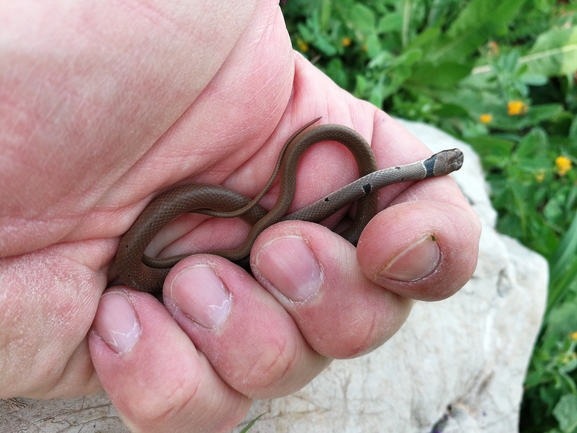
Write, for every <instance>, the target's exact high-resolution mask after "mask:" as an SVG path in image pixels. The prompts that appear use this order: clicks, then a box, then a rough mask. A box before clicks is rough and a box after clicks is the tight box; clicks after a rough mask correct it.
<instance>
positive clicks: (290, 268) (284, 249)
mask: <svg viewBox="0 0 577 433" xmlns="http://www.w3.org/2000/svg"><path fill="white" fill-rule="evenodd" d="M255 264H256V266H257V268H258V270H259V272H260V273H261V275H262V276H263V277H264V278H266V280H268V281H269V282H270V283H271V284H272V285H273V286H274V287H275V288H276V289H277V290H278V291H279V292H280V293H282V294H283V295H284V296H286V297H287V298H288V299H290V300H292V301H294V302H302V301H306V300H307V299H309V298H310V297H312V296H313V295H315V294H316V293H317V292H318V290H319V288H320V287H321V284H322V282H323V273H322V271H321V268H320V266H319V263H318V261H317V259H316V257H315V256H314V254H313V252H312V251H311V249H310V248H309V246H308V245H307V244H306V242H305V241H304V240H303V239H302V238H301V237H299V236H286V237H281V238H277V239H275V240H273V241H271V242H269V243H268V244H266V245H264V246H263V247H262V248H261V249H260V251H259V252H258V253H257V257H256V261H255Z"/></svg>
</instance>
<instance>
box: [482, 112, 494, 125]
mask: <svg viewBox="0 0 577 433" xmlns="http://www.w3.org/2000/svg"><path fill="white" fill-rule="evenodd" d="M479 120H480V121H481V123H485V124H487V123H491V122H492V121H493V116H492V115H491V114H489V113H483V114H481V115H480V116H479Z"/></svg>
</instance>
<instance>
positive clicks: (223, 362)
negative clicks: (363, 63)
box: [0, 1, 479, 432]
mask: <svg viewBox="0 0 577 433" xmlns="http://www.w3.org/2000/svg"><path fill="white" fill-rule="evenodd" d="M19 4H20V5H21V4H22V3H19ZM17 8H19V6H18V5H2V6H0V9H4V10H0V17H15V16H18V17H19V23H20V25H19V23H18V22H16V21H15V20H14V21H10V22H7V23H6V22H1V21H0V29H2V30H0V32H1V33H0V40H2V39H4V40H6V39H5V38H6V35H8V37H9V39H8V40H10V41H12V44H3V45H2V47H3V48H1V49H3V50H7V52H6V53H4V54H6V55H3V58H5V59H7V60H9V61H7V62H5V63H3V65H9V67H4V68H2V69H0V83H1V84H0V89H2V90H0V101H2V102H3V103H2V105H0V106H2V107H4V108H3V113H2V116H0V119H1V120H0V122H2V123H3V125H2V128H1V129H0V131H2V132H0V134H2V139H1V141H0V143H1V146H2V154H3V156H4V158H3V160H2V161H1V162H0V164H2V167H1V169H0V173H1V174H0V179H1V185H2V187H1V188H0V194H2V203H3V209H2V213H1V215H2V216H1V220H0V233H1V239H2V249H1V251H2V257H3V259H2V261H1V262H0V278H1V279H2V281H3V283H4V284H3V287H4V289H3V290H2V292H0V293H1V294H2V296H1V297H0V299H1V304H0V305H1V307H0V308H2V318H3V326H2V328H1V329H2V331H0V332H1V334H0V336H1V338H2V345H1V352H0V362H1V363H2V365H3V369H2V371H3V375H2V378H1V379H0V389H2V395H1V397H10V396H17V395H22V396H27V397H33V398H55V397H70V396H74V395H83V394H88V393H92V392H97V391H99V390H100V386H102V387H104V389H105V390H106V391H107V393H108V395H109V396H110V398H111V400H112V401H113V403H114V404H115V406H116V407H117V409H118V410H119V412H120V413H121V415H122V417H123V419H124V421H125V422H126V423H127V425H129V426H130V428H131V429H132V430H134V431H159V430H164V431H175V432H178V431H187V432H188V431H190V429H191V428H195V429H196V431H211V432H212V431H214V432H216V431H227V430H230V429H231V428H232V427H233V426H234V425H236V424H237V423H238V422H239V421H240V420H241V419H242V417H243V416H244V415H245V413H246V411H247V410H248V407H249V405H250V398H272V397H277V396H280V395H285V394H288V393H290V392H293V391H295V390H297V389H299V388H300V387H302V386H304V385H305V384H306V383H308V382H309V381H310V380H311V379H312V378H313V377H315V376H316V375H317V374H318V373H319V372H320V371H321V370H322V369H323V368H324V367H325V366H326V365H327V364H328V363H329V362H330V359H331V358H334V357H339V358H346V357H352V356H358V355H361V354H363V353H366V352H368V351H370V350H372V349H374V348H375V347H377V346H378V345H380V344H382V342H384V341H385V340H386V339H387V338H389V337H390V336H391V335H393V334H394V332H396V330H398V328H399V327H400V326H401V324H402V323H403V321H404V320H405V318H406V316H407V314H408V312H409V309H410V305H411V301H410V300H409V299H411V298H412V299H424V300H436V299H442V298H444V297H447V296H450V295H451V294H453V293H454V292H455V291H456V290H458V289H459V288H460V287H461V286H462V285H463V284H464V283H465V282H466V281H467V280H468V279H469V278H470V276H471V274H472V272H473V269H474V266H475V264H476V253H477V243H478V237H479V225H478V222H477V219H476V217H475V216H474V214H473V212H472V210H471V209H470V208H469V206H468V205H467V204H466V202H465V200H464V199H463V197H462V196H461V194H460V192H459V191H458V189H457V187H456V186H455V184H454V182H453V181H452V180H451V179H450V178H438V179H431V180H427V181H423V182H419V183H416V184H413V185H404V184H400V185H394V186H392V187H390V188H387V189H385V190H383V191H381V192H380V193H379V197H380V201H379V209H384V210H383V211H382V212H381V213H379V215H377V216H376V217H375V218H373V220H372V221H371V222H370V224H369V225H368V226H367V227H366V229H365V231H364V232H363V235H362V237H361V239H360V241H359V245H358V248H357V249H355V248H354V247H353V246H352V245H350V244H348V243H347V242H345V241H344V240H343V239H341V238H340V237H339V236H337V235H335V234H334V233H332V232H330V231H329V230H327V229H326V228H323V227H322V226H319V225H315V224H310V223H304V222H295V221H290V222H284V223H279V224H277V225H275V226H273V227H271V228H269V229H268V230H267V231H265V232H264V233H263V234H262V235H261V236H260V237H259V239H258V240H257V242H256V243H255V245H254V247H253V253H252V255H251V260H252V265H253V270H254V273H255V277H256V280H255V279H254V278H252V277H250V276H249V275H248V274H246V273H244V272H243V271H241V270H239V269H238V268H237V267H236V266H235V265H233V264H231V263H229V262H227V261H225V260H223V259H220V258H218V257H214V256H207V255H202V254H200V255H194V256H191V257H189V258H187V259H185V260H183V261H181V262H180V263H179V264H178V265H177V266H175V268H174V269H173V270H172V272H171V273H170V274H169V276H168V278H167V280H166V282H165V291H164V300H165V304H166V308H165V307H164V306H163V305H161V304H160V303H158V302H157V301H156V300H155V299H154V298H152V297H151V296H150V295H148V294H144V293H140V292H136V291H134V290H131V289H129V288H126V287H123V286H114V287H111V288H110V289H109V290H108V291H107V292H106V295H105V296H103V297H102V298H100V296H101V294H102V292H103V290H104V289H105V287H106V286H107V282H108V281H109V280H111V279H112V278H113V277H114V269H113V268H112V269H111V267H110V264H111V262H112V260H113V257H114V254H115V251H116V248H117V246H118V239H119V236H120V235H121V234H122V233H124V232H125V231H126V230H127V229H128V227H129V226H130V225H131V223H132V222H133V221H134V219H135V218H136V217H137V216H138V214H139V213H140V212H141V211H142V209H143V208H144V206H145V205H146V203H148V201H150V199H151V198H152V197H153V196H155V195H156V194H158V192H159V191H161V190H163V189H166V188H170V187H171V186H173V185H175V184H178V183H197V182H204V183H216V184H223V185H225V186H227V187H229V188H231V189H234V190H236V191H238V192H240V193H242V194H244V195H246V196H249V197H250V196H254V195H255V194H256V193H257V192H258V191H259V190H260V188H261V187H262V185H263V184H264V182H265V181H266V179H267V178H268V175H269V174H270V171H269V170H270V168H271V167H272V164H273V163H274V161H275V160H276V158H277V156H278V150H279V148H280V146H282V144H283V143H284V141H285V140H286V138H287V137H288V136H290V135H291V134H292V132H294V131H295V130H296V129H298V127H300V126H301V125H302V124H304V123H306V122H307V121H309V120H311V119H313V118H315V117H317V116H319V115H322V116H323V120H322V121H323V122H324V123H340V124H345V125H348V126H351V127H353V129H355V130H357V131H358V132H359V133H361V135H363V136H364V137H365V138H367V140H368V141H369V142H371V143H372V146H373V149H374V151H375V155H376V157H377V160H378V162H379V167H385V166H391V165H398V164H402V163H407V162H413V161H414V160H417V159H421V158H424V157H426V156H428V155H429V154H430V152H429V151H428V150H427V149H426V148H424V146H423V145H422V144H420V143H419V142H418V141H417V140H416V139H415V138H414V137H412V136H410V135H409V134H408V133H407V132H406V131H405V130H403V129H402V128H401V127H400V126H399V125H398V124H397V123H395V122H394V121H393V120H392V119H390V118H389V117H387V116H386V115H385V114H384V113H382V112H380V111H378V110H376V109H375V108H374V107H372V106H371V105H369V104H367V103H365V102H362V101H358V100H356V99H354V98H352V97H351V96H350V95H348V94H347V93H346V92H343V91H342V90H340V89H338V88H337V87H336V86H335V85H334V84H333V83H332V82H330V80H328V79H327V78H326V77H324V76H323V75H322V74H321V73H320V72H318V71H317V70H316V69H315V68H314V67H312V66H311V65H310V64H309V63H308V62H306V61H305V60H304V59H302V58H301V57H300V56H298V55H296V54H294V53H293V52H292V50H291V48H290V41H289V40H288V36H287V35H286V29H285V28H284V23H283V20H282V15H281V13H280V10H279V9H278V5H277V4H275V3H274V2H270V1H266V2H265V1H261V2H258V3H257V2H253V3H251V2H242V4H240V5H239V4H237V2H230V3H224V2H220V3H219V6H218V7H216V6H214V3H213V2H184V3H182V4H180V3H179V2H163V3H159V4H158V5H153V4H146V5H142V4H139V7H136V6H131V7H128V6H126V5H124V4H123V5H122V6H119V5H117V4H104V3H102V2H101V3H99V4H98V6H93V5H78V4H75V6H74V7H70V8H67V9H65V10H64V9H60V10H59V9H57V8H54V7H53V6H51V7H50V8H46V9H44V6H35V7H34V8H32V7H30V8H26V9H24V8H23V10H15V9H17ZM90 8H93V10H92V9H90ZM8 9H10V10H8ZM0 20H1V18H0ZM20 20H21V21H20ZM31 29H33V30H34V31H31ZM1 35H4V36H3V37H2V36H1ZM13 35H17V37H15V38H14V37H12V38H10V37H11V36H13ZM71 35H72V36H73V37H71ZM24 48H26V49H24ZM355 176H356V171H355V166H354V162H353V161H352V158H351V157H350V155H349V154H348V152H347V151H346V150H344V149H343V148H342V147H341V146H339V145H336V144H330V143H322V144H318V145H315V146H314V147H313V148H312V149H311V150H310V151H309V152H308V153H307V155H306V156H305V157H304V158H303V161H302V163H301V164H300V166H299V172H298V175H297V178H298V185H297V195H296V197H295V201H294V203H293V208H292V209H291V210H294V209H298V208H300V207H302V206H303V205H305V204H307V203H310V202H311V201H312V200H314V199H316V198H318V197H320V196H322V195H323V194H325V193H327V192H330V191H332V190H334V189H335V188H336V187H338V186H342V185H343V184H346V183H348V182H349V181H351V180H353V179H354V178H355ZM319 179H322V180H323V182H319V181H318V180H319ZM275 194H276V190H275V189H274V188H273V190H272V191H271V192H270V193H269V194H267V196H265V199H263V201H262V203H263V204H264V205H265V206H267V207H270V206H271V205H272V204H273V203H274V201H275V197H276V196H275ZM387 206H389V207H388V208H386V209H385V207H387ZM342 217H343V214H342V213H341V214H339V215H337V216H335V218H333V220H332V221H330V222H329V223H330V224H331V225H335V224H337V223H338V220H339V219H340V218H342ZM244 233H246V227H244V226H243V225H242V223H239V222H237V221H231V220H212V219H211V220H207V219H206V218H204V217H202V216H198V215H186V216H184V217H182V218H179V219H178V220H176V221H175V222H174V223H173V224H171V225H169V226H168V227H167V228H166V229H165V230H164V231H163V233H162V236H159V237H158V238H157V239H156V240H155V243H154V244H153V245H151V252H152V253H156V252H158V253H160V254H161V255H173V254H175V253H180V252H184V251H190V249H191V246H194V248H199V249H202V247H203V245H208V243H209V242H210V246H214V244H215V243H216V244H219V243H224V242H226V241H229V242H230V241H231V237H232V236H238V239H237V238H236V237H235V238H234V239H232V241H235V240H240V239H241V237H242V235H243V234H244ZM433 236H434V240H432V237H433ZM411 246H413V247H412V248H411ZM99 302H100V304H99ZM211 305H212V306H214V305H220V306H221V307H222V308H221V309H220V310H215V309H214V308H210V306H211ZM97 308H98V310H97ZM215 311H216V312H215ZM95 317H96V319H95ZM94 319H95V321H94V332H89V330H90V327H91V324H92V322H93V320H94ZM94 367H95V368H96V372H97V374H96V373H95V370H94Z"/></svg>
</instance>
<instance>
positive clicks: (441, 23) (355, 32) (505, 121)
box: [281, 0, 577, 433]
mask: <svg viewBox="0 0 577 433" xmlns="http://www.w3.org/2000/svg"><path fill="white" fill-rule="evenodd" d="M281 4H282V9H283V13H284V15H285V19H286V22H287V26H288V29H289V32H290V34H291V37H292V42H293V46H294V48H295V49H296V50H298V51H300V52H301V53H302V54H303V55H305V56H306V57H307V58H308V59H309V60H310V61H311V62H312V63H313V64H315V65H316V66H317V67H318V68H320V69H321V70H323V71H324V72H325V73H326V74H327V75H329V76H330V77H331V78H332V79H333V80H334V81H335V82H336V83H337V84H339V85H340V86H341V87H343V88H345V89H347V90H349V91H350V92H351V93H353V94H354V95H356V96H358V97H360V98H363V99H366V100H368V101H370V102H372V103H373V104H374V105H376V106H377V107H380V108H382V109H384V110H385V111H387V112H388V113H390V114H391V115H393V116H398V117H402V118H405V119H409V120H415V121H422V122H426V123H428V124H431V125H435V126H437V127H439V128H441V129H443V130H445V131H447V132H448V133H450V134H452V135H453V136H455V137H457V138H459V139H461V140H463V141H465V142H467V143H469V144H471V145H472V146H473V148H474V149H475V150H476V151H477V153H478V154H479V155H480V157H481V159H482V163H483V167H484V170H485V173H486V176H487V181H488V183H489V185H490V187H491V191H492V202H493V205H494V207H495V209H496V210H497V211H498V214H499V219H498V227H497V228H498V230H499V231H500V232H502V233H505V234H508V235H510V236H513V237H515V238H517V239H519V240H520V241H521V242H522V243H523V244H525V245H526V246H528V247H529V248H531V249H533V250H535V251H537V252H539V253H541V254H542V255H544V256H545V257H546V258H547V259H548V260H549V265H550V272H551V281H550V287H549V300H548V305H547V311H546V315H545V318H544V322H543V327H542V330H541V333H540V335H539V338H538V341H537V345H536V347H535V351H534V354H533V357H532V360H531V364H530V367H529V372H528V375H527V378H526V382H525V393H524V398H523V404H522V414H521V425H520V431H521V432H524V433H533V432H539V433H543V432H549V433H560V432H563V433H571V432H572V433H577V386H576V383H577V355H576V345H577V216H576V215H577V212H576V210H577V175H576V171H575V169H574V165H575V163H576V162H577V161H576V157H577V116H576V112H577V73H576V71H577V1H575V0H573V1H567V0H566V1H561V0H507V1H502V0H419V1H417V0H365V1H362V2H361V1H354V0H285V1H284V2H281ZM519 338H523V336H519Z"/></svg>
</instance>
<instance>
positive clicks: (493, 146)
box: [467, 136, 515, 163]
mask: <svg viewBox="0 0 577 433" xmlns="http://www.w3.org/2000/svg"><path fill="white" fill-rule="evenodd" d="M467 142H468V143H469V144H470V145H471V146H473V148H474V149H475V151H476V152H477V153H479V155H480V156H481V157H483V156H491V157H494V158H497V159H502V160H503V162H504V163H505V162H506V161H508V160H509V159H510V157H511V151H512V150H513V146H514V145H515V143H513V142H512V141H509V140H503V139H501V138H495V137H491V136H482V137H471V138H468V139H467Z"/></svg>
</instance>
